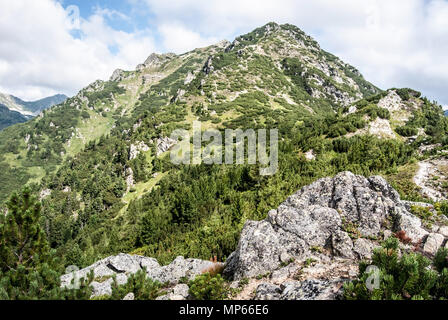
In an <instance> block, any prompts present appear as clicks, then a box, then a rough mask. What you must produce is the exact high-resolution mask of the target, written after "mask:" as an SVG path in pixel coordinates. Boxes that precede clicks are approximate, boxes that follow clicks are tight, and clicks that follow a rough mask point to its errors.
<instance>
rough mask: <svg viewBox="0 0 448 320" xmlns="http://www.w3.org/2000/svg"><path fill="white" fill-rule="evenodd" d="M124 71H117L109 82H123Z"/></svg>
mask: <svg viewBox="0 0 448 320" xmlns="http://www.w3.org/2000/svg"><path fill="white" fill-rule="evenodd" d="M123 76H124V71H123V70H121V69H116V70H115V71H114V72H113V73H112V75H111V76H110V79H109V81H121V80H123Z"/></svg>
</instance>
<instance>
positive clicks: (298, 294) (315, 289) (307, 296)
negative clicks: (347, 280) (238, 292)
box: [255, 279, 341, 300]
mask: <svg viewBox="0 0 448 320" xmlns="http://www.w3.org/2000/svg"><path fill="white" fill-rule="evenodd" d="M340 289H341V283H339V282H330V281H326V280H316V279H310V280H305V281H290V282H285V283H283V284H281V285H273V284H269V283H262V284H260V285H259V286H258V287H257V290H256V293H255V300H335V299H337V298H338V297H339V295H340V293H341V291H340Z"/></svg>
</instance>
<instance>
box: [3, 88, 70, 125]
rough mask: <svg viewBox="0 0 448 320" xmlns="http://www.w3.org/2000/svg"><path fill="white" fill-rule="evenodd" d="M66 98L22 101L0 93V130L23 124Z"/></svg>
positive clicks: (64, 96) (57, 97)
mask: <svg viewBox="0 0 448 320" xmlns="http://www.w3.org/2000/svg"><path fill="white" fill-rule="evenodd" d="M67 98H68V97H67V96H66V95H64V94H57V95H54V96H51V97H47V98H43V99H40V100H36V101H24V100H22V99H20V98H17V97H15V96H12V95H9V94H4V93H0V130H2V129H4V128H6V127H8V126H11V125H13V124H16V123H22V122H25V121H27V120H29V119H31V118H33V117H35V116H36V115H38V114H39V113H40V112H42V111H43V110H45V109H48V108H50V107H51V106H54V105H57V104H60V103H62V102H64V101H65V100H66V99H67Z"/></svg>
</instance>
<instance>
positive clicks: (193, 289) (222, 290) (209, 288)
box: [189, 273, 228, 300]
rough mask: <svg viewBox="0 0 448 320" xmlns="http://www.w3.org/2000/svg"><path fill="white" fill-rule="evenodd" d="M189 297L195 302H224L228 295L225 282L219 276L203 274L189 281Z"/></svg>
mask: <svg viewBox="0 0 448 320" xmlns="http://www.w3.org/2000/svg"><path fill="white" fill-rule="evenodd" d="M189 285H190V295H191V296H192V297H193V299H196V300H224V299H225V298H226V297H227V295H228V288H227V286H226V283H225V280H224V279H223V278H222V277H221V275H220V274H218V275H216V276H214V277H213V276H211V275H210V273H204V274H201V275H199V276H197V277H196V278H195V279H194V280H191V281H190V284H189Z"/></svg>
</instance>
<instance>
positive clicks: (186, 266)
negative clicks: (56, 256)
mask: <svg viewBox="0 0 448 320" xmlns="http://www.w3.org/2000/svg"><path fill="white" fill-rule="evenodd" d="M214 265H215V263H214V262H210V261H203V260H198V259H185V258H183V257H177V258H176V259H175V260H174V261H173V262H172V263H171V264H169V265H167V266H160V265H159V263H158V262H157V260H156V259H154V258H147V257H142V256H137V255H129V254H123V253H121V254H119V255H116V256H111V257H108V258H106V259H103V260H100V261H98V262H96V263H95V264H93V265H91V266H89V267H87V268H84V269H82V270H78V271H75V272H71V273H67V274H65V275H63V276H62V277H61V286H63V287H68V286H71V285H74V284H76V281H78V280H80V279H82V278H87V277H88V275H89V274H90V272H91V271H93V273H94V281H93V282H92V283H91V286H92V289H93V292H92V296H93V297H95V296H102V295H110V294H112V284H113V277H116V279H117V282H118V284H120V285H121V284H125V283H126V282H127V279H128V276H129V275H131V274H134V273H136V272H138V271H140V270H143V269H145V270H146V274H147V276H148V278H151V279H153V280H154V281H158V282H160V283H162V284H166V285H168V286H169V285H174V286H175V287H174V288H173V289H172V290H171V291H170V292H169V293H167V299H173V297H174V298H179V296H182V297H184V298H185V297H186V296H187V295H188V287H185V286H182V285H177V284H178V282H179V280H181V279H183V278H187V279H189V280H191V279H193V278H194V277H195V276H197V275H199V274H201V273H203V272H205V271H207V270H208V269H209V268H212V267H214ZM73 280H75V281H74V283H72V281H73ZM176 285H177V286H176ZM178 300H179V299H178Z"/></svg>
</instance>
